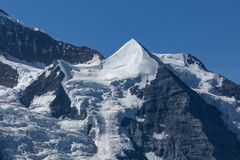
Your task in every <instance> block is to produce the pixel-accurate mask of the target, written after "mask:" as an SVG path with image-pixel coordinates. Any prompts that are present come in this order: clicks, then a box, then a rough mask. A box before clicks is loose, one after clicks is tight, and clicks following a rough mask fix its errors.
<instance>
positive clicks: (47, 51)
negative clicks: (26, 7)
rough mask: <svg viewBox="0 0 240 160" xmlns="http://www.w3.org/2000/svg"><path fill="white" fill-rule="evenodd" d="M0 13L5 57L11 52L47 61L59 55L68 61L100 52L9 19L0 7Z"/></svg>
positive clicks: (30, 59) (0, 43) (0, 47)
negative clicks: (54, 37) (55, 37)
mask: <svg viewBox="0 0 240 160" xmlns="http://www.w3.org/2000/svg"><path fill="white" fill-rule="evenodd" d="M1 13H3V14H2V15H1V14H0V52H1V53H3V54H4V55H5V56H6V57H7V55H10V56H14V57H16V58H18V59H20V60H25V61H27V62H31V63H32V62H41V63H44V64H47V65H49V64H51V63H53V61H55V60H58V59H62V60H65V61H67V62H70V63H83V62H86V61H89V60H92V58H93V56H94V55H98V56H99V58H102V55H101V54H100V53H99V52H98V51H96V50H93V49H90V48H88V47H85V46H84V47H77V46H74V45H71V44H69V43H64V42H62V41H57V40H54V39H53V38H52V37H50V36H49V35H47V34H46V33H44V32H42V31H40V30H36V29H35V30H34V29H30V28H28V27H26V26H24V25H23V24H22V23H19V22H18V21H16V20H13V19H12V18H10V17H9V16H8V14H6V13H5V12H4V11H1Z"/></svg>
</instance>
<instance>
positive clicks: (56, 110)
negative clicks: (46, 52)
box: [20, 63, 79, 119]
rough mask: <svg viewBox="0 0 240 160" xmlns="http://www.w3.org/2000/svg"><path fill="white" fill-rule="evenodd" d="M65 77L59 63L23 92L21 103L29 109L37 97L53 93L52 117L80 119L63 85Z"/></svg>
mask: <svg viewBox="0 0 240 160" xmlns="http://www.w3.org/2000/svg"><path fill="white" fill-rule="evenodd" d="M64 77H65V75H64V73H63V72H62V71H61V68H60V66H59V65H58V63H55V64H53V65H52V66H51V67H50V68H49V69H48V70H47V71H45V72H43V73H42V74H41V75H40V76H39V77H38V78H37V79H36V80H35V81H34V82H33V83H31V84H30V85H29V86H28V87H27V88H26V89H25V90H24V91H23V93H22V95H21V97H20V102H21V103H22V104H23V105H24V106H26V107H27V108H28V107H30V105H31V102H32V100H33V99H34V97H35V96H42V95H44V94H46V93H49V92H52V93H53V95H55V98H54V99H53V101H52V102H51V104H50V106H49V107H50V109H51V113H52V116H53V117H56V118H59V117H70V118H72V119H79V116H78V111H77V109H76V108H74V107H73V108H72V107H71V101H70V99H69V97H68V95H67V94H66V93H65V91H64V88H63V86H62V84H61V83H62V81H63V79H64Z"/></svg>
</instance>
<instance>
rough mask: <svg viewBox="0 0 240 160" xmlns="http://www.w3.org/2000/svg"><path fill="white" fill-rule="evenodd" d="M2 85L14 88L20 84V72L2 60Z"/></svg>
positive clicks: (0, 77)
mask: <svg viewBox="0 0 240 160" xmlns="http://www.w3.org/2000/svg"><path fill="white" fill-rule="evenodd" d="M0 75H1V76H0V85H3V86H5V87H10V88H13V87H15V86H16V85H17V84H18V76H19V75H18V73H17V71H16V70H15V69H13V68H12V67H11V66H9V65H7V64H4V63H2V62H0Z"/></svg>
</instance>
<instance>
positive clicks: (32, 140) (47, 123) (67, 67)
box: [0, 40, 240, 160]
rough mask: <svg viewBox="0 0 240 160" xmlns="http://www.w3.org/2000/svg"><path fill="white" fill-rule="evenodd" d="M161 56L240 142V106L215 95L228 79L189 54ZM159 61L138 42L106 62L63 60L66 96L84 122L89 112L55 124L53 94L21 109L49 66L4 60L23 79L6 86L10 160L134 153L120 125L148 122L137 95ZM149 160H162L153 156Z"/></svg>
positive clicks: (0, 106) (5, 142)
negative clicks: (23, 93) (21, 98)
mask: <svg viewBox="0 0 240 160" xmlns="http://www.w3.org/2000/svg"><path fill="white" fill-rule="evenodd" d="M154 55H156V56H157V57H158V58H159V60H160V61H162V62H163V63H165V64H166V65H167V66H168V67H169V68H170V69H171V70H172V71H173V72H174V73H176V75H178V76H179V77H180V78H181V79H182V80H183V81H184V82H185V83H186V84H187V85H189V86H190V87H191V88H192V89H193V90H195V91H197V92H198V93H199V94H200V95H201V96H202V97H203V98H204V99H205V100H206V101H207V102H208V103H210V104H213V105H214V106H217V107H218V109H219V110H220V111H221V112H222V113H223V118H224V120H225V122H226V123H227V124H228V126H229V128H230V129H231V130H233V131H234V132H235V133H238V135H240V132H239V131H240V125H239V124H240V123H239V122H240V119H239V117H240V115H239V113H240V112H239V110H238V109H237V108H236V105H237V104H236V100H235V99H234V98H230V97H223V96H219V95H217V94H216V93H215V90H214V88H215V87H217V86H221V82H222V78H223V77H221V76H219V75H218V74H215V73H212V72H209V71H207V70H205V69H204V68H202V67H201V66H199V64H198V63H193V64H188V63H187V62H186V58H187V56H188V55H187V54H154ZM152 56H153V55H151V54H149V53H148V52H147V51H146V50H145V49H144V48H143V47H142V46H141V45H140V44H139V43H138V42H136V41H135V40H130V41H129V42H127V43H126V44H125V45H124V46H123V47H121V48H120V49H119V50H118V51H117V52H116V53H115V54H113V55H112V56H111V57H109V58H107V59H106V60H99V57H98V56H95V57H94V58H93V60H92V61H89V62H87V63H84V64H76V65H71V64H69V63H67V62H64V61H61V60H59V61H58V64H59V66H60V68H61V71H62V72H63V73H64V75H65V78H64V80H63V82H62V85H63V87H64V90H65V92H66V93H67V95H68V96H69V98H70V100H71V106H72V107H76V108H77V109H78V113H79V114H80V115H84V114H86V113H87V114H86V117H85V119H83V120H71V119H62V118H60V119H56V118H52V117H51V114H50V112H51V111H50V108H49V104H50V102H51V101H52V100H53V99H54V98H55V97H54V95H53V93H52V92H49V93H46V94H44V95H42V96H35V97H34V99H33V101H32V103H31V105H30V108H29V109H26V108H25V107H24V106H22V105H21V104H20V103H19V102H18V96H19V94H20V92H21V91H22V90H24V89H25V87H26V86H27V85H28V84H30V83H31V82H32V81H33V80H34V79H36V78H37V77H38V75H40V74H41V73H43V72H44V71H46V72H45V76H46V77H47V76H48V75H49V74H50V71H48V69H49V67H45V66H41V65H39V64H34V65H32V64H27V63H23V62H21V61H17V60H14V59H12V60H6V59H5V58H4V57H0V61H2V62H3V63H6V64H9V65H11V66H12V67H13V68H14V69H16V70H17V72H18V73H19V75H20V76H19V79H18V85H17V86H16V87H14V88H13V89H11V88H6V87H3V86H0V130H1V132H0V142H1V147H2V148H3V151H4V153H2V154H3V155H9V156H12V157H11V158H9V159H27V158H28V159H46V160H48V159H56V160H58V159H63V160H65V159H66V160H67V159H87V160H88V159H111V160H114V159H116V154H117V153H121V151H122V150H123V149H133V146H132V143H131V141H130V139H129V137H128V136H127V135H126V134H124V133H122V132H121V131H120V124H119V123H120V122H121V120H122V118H124V117H129V118H132V119H135V120H136V121H138V122H144V118H139V117H136V116H135V112H136V111H137V110H138V109H139V108H140V107H141V106H142V103H143V102H142V100H140V99H138V98H137V96H135V95H132V94H131V92H130V89H131V88H132V87H136V86H137V87H139V88H144V87H145V86H146V85H147V84H149V83H150V82H151V81H152V80H154V79H155V77H156V74H157V70H158V62H157V61H156V60H155V59H154V58H152ZM44 67H45V68H44ZM89 127H91V129H90V130H89ZM88 132H89V133H88ZM167 137H168V135H167V134H166V133H164V132H162V133H154V134H153V138H155V139H158V140H159V139H165V138H167ZM1 147H0V149H2V148H1ZM6 148H7V149H6ZM145 156H146V157H147V158H148V159H149V160H161V157H157V156H156V155H155V154H154V153H153V152H149V153H145Z"/></svg>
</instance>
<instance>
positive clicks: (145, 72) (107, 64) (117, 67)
mask: <svg viewBox="0 0 240 160" xmlns="http://www.w3.org/2000/svg"><path fill="white" fill-rule="evenodd" d="M103 68H104V69H105V70H108V71H109V72H108V73H110V71H111V73H114V75H115V76H117V77H123V78H125V77H128V78H129V77H137V76H141V77H142V78H143V77H145V78H147V79H146V80H149V81H150V80H153V79H155V76H156V73H157V69H158V62H157V61H156V60H155V59H153V58H152V56H151V53H148V51H147V50H145V48H144V47H143V46H142V45H141V44H140V43H138V42H137V41H136V40H134V39H131V40H129V41H128V42H127V43H125V44H124V45H123V46H122V47H121V48H120V49H119V50H118V51H117V52H115V53H114V54H113V55H112V56H110V57H109V58H107V59H106V60H105V61H104V62H103Z"/></svg>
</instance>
